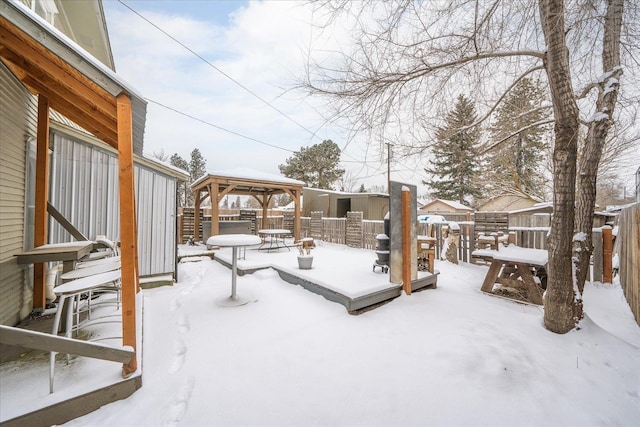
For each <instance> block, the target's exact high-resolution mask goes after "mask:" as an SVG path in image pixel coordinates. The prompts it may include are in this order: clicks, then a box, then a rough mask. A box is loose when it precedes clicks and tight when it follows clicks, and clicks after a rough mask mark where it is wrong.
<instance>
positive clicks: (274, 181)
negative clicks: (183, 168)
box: [191, 168, 306, 194]
mask: <svg viewBox="0 0 640 427" xmlns="http://www.w3.org/2000/svg"><path fill="white" fill-rule="evenodd" d="M213 181H215V182H217V183H218V185H221V186H223V187H224V186H230V185H234V190H233V192H234V193H245V194H254V193H277V192H279V190H282V191H280V192H284V189H290V188H296V189H297V188H300V189H301V188H302V187H304V186H305V185H306V183H305V182H304V181H299V180H297V179H291V178H287V177H284V176H282V175H276V174H272V173H267V172H263V171H258V170H254V169H249V168H238V169H225V170H218V171H213V172H208V173H207V174H206V175H203V176H201V177H200V178H198V179H197V180H196V181H195V182H194V183H193V184H191V188H192V189H193V190H194V191H195V190H198V189H201V188H202V187H205V186H206V185H207V183H209V182H213Z"/></svg>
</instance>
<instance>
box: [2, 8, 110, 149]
mask: <svg viewBox="0 0 640 427" xmlns="http://www.w3.org/2000/svg"><path fill="white" fill-rule="evenodd" d="M0 57H1V58H2V62H3V63H5V65H6V66H7V67H8V68H9V69H10V70H11V71H12V72H13V73H14V74H15V75H16V76H17V77H18V78H19V79H20V80H21V81H22V82H23V83H24V84H25V86H27V87H28V88H29V90H30V91H32V92H33V93H46V94H47V97H48V99H49V103H50V108H54V109H55V110H57V111H58V112H60V113H61V114H63V115H65V116H67V117H74V121H75V122H76V123H77V124H78V125H80V126H82V127H83V128H84V129H86V130H88V131H89V132H91V133H92V134H94V135H95V136H96V137H98V138H100V139H102V140H104V141H105V142H106V143H108V144H109V145H111V146H112V147H114V148H116V147H117V137H116V134H115V128H116V104H115V97H114V96H113V95H111V94H110V93H109V92H107V91H106V90H104V89H102V88H101V87H100V86H98V85H97V84H96V83H94V82H93V81H92V80H91V79H89V78H88V77H86V76H84V75H83V74H82V73H80V72H78V71H77V70H76V69H75V68H73V67H72V66H70V65H69V64H67V63H66V62H64V61H63V60H62V59H60V58H59V57H57V56H56V55H55V54H54V53H53V52H50V51H49V50H47V49H46V48H45V47H44V46H42V45H41V44H39V43H37V42H36V41H35V40H33V39H31V38H30V37H29V36H27V35H26V34H24V33H22V32H21V31H20V30H19V29H17V28H15V27H13V26H12V25H10V24H9V23H8V21H6V20H5V19H4V18H2V17H0Z"/></svg>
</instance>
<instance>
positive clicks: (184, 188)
mask: <svg viewBox="0 0 640 427" xmlns="http://www.w3.org/2000/svg"><path fill="white" fill-rule="evenodd" d="M169 163H170V164H171V165H173V166H175V167H177V168H180V169H182V170H184V171H186V172H189V163H187V161H186V160H185V159H183V158H182V157H180V156H179V155H178V153H176V154H174V155H173V156H171V159H170V160H169ZM189 185H190V182H181V183H180V184H179V185H178V206H180V207H185V206H188V205H187V202H188V200H187V194H189V193H191V189H190V188H189Z"/></svg>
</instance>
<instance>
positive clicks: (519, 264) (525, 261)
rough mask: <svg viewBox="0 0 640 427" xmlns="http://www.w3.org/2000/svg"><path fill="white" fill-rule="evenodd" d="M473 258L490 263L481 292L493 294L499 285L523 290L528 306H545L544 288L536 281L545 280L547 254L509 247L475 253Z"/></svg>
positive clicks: (513, 246) (535, 250)
mask: <svg viewBox="0 0 640 427" xmlns="http://www.w3.org/2000/svg"><path fill="white" fill-rule="evenodd" d="M472 255H473V256H477V257H482V258H485V259H487V260H491V265H490V266H489V270H488V271H487V275H486V276H485V278H484V282H482V287H481V288H480V289H481V290H482V291H483V292H486V293H492V291H493V287H494V285H495V284H496V283H497V284H501V285H505V286H510V287H513V288H518V289H524V290H525V291H526V293H527V299H528V301H529V302H531V303H533V304H538V305H542V303H543V302H542V292H541V287H539V286H538V284H536V280H535V279H534V277H538V278H539V279H540V278H544V277H546V266H547V262H548V260H549V254H548V252H547V251H546V250H544V249H529V248H522V247H519V246H515V245H509V246H507V247H505V248H502V249H500V251H495V250H489V249H480V250H477V251H473V253H472ZM541 285H543V284H542V283H541Z"/></svg>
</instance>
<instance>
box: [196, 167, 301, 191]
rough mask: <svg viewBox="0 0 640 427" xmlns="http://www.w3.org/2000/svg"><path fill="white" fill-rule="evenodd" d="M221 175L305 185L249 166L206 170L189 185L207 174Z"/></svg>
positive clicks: (197, 181)
mask: <svg viewBox="0 0 640 427" xmlns="http://www.w3.org/2000/svg"><path fill="white" fill-rule="evenodd" d="M209 175H213V176H222V177H225V178H237V179H243V180H250V181H269V182H278V183H282V184H290V185H302V186H304V185H307V184H306V183H305V182H304V181H299V180H297V179H291V178H287V177H285V176H282V175H276V174H273V173H268V172H263V171H259V170H255V169H250V168H236V169H224V170H217V171H211V172H207V173H206V174H205V175H203V176H201V177H200V178H198V179H197V180H196V182H194V183H193V184H192V185H191V186H192V187H193V186H194V185H196V184H198V183H199V182H200V181H202V180H203V179H205V178H206V177H207V176H209Z"/></svg>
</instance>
